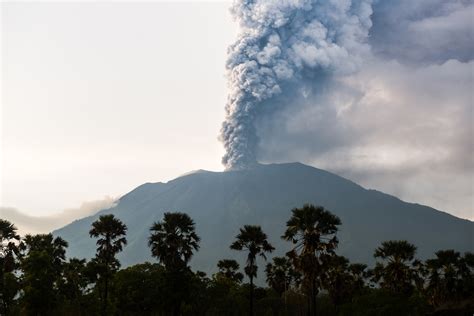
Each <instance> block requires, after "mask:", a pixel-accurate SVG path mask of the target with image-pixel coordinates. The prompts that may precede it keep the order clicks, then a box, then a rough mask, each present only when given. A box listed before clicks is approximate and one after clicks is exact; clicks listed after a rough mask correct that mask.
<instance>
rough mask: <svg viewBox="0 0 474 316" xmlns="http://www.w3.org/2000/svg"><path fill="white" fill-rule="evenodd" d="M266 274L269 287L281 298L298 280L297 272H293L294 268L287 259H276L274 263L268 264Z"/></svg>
mask: <svg viewBox="0 0 474 316" xmlns="http://www.w3.org/2000/svg"><path fill="white" fill-rule="evenodd" d="M265 272H266V274H267V283H268V285H270V287H272V288H273V289H274V290H275V292H277V293H278V296H280V297H282V296H283V293H285V292H286V291H287V290H288V289H289V288H290V286H291V284H292V283H293V282H294V281H295V278H296V271H294V270H293V266H292V265H291V262H290V260H289V259H288V258H287V257H274V258H273V262H272V263H268V264H267V266H266V268H265Z"/></svg>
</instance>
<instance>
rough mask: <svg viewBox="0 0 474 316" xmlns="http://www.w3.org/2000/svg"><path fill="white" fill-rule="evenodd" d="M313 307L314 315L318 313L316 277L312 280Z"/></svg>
mask: <svg viewBox="0 0 474 316" xmlns="http://www.w3.org/2000/svg"><path fill="white" fill-rule="evenodd" d="M311 303H312V304H311V305H312V306H311V309H312V313H311V314H312V316H316V315H317V311H316V279H315V278H314V277H313V279H312V280H311Z"/></svg>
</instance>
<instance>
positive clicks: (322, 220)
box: [282, 204, 341, 315]
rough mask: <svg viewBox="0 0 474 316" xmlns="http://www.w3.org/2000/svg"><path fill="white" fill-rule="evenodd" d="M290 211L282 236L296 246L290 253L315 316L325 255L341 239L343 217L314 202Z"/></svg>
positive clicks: (311, 311)
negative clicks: (338, 233) (338, 231)
mask: <svg viewBox="0 0 474 316" xmlns="http://www.w3.org/2000/svg"><path fill="white" fill-rule="evenodd" d="M291 212H292V216H291V218H290V219H289V220H288V222H287V223H286V227H287V229H286V231H285V233H284V234H283V236H282V238H283V239H285V240H287V241H291V242H292V243H293V244H294V245H295V246H294V248H293V249H292V250H291V251H290V252H288V256H289V257H290V258H291V259H292V260H293V264H294V266H295V268H296V269H297V270H298V271H299V272H301V274H302V275H303V283H304V286H305V288H306V292H307V295H308V297H309V304H308V305H309V311H310V314H312V315H316V297H317V295H318V293H319V289H320V287H321V276H322V274H323V270H324V267H323V263H324V257H326V256H331V255H334V251H335V249H336V248H337V245H338V242H339V241H338V239H337V237H336V233H337V229H338V228H337V227H338V225H341V220H340V219H339V217H337V216H336V215H334V214H332V213H331V212H329V211H327V210H325V209H324V208H323V207H321V206H314V205H311V204H305V205H304V206H303V207H302V208H294V209H293V210H292V211H291Z"/></svg>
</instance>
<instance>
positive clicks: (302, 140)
mask: <svg viewBox="0 0 474 316" xmlns="http://www.w3.org/2000/svg"><path fill="white" fill-rule="evenodd" d="M336 7H337V8H339V10H335V9H334V8H336ZM233 10H234V14H236V15H237V18H238V20H239V21H240V23H241V25H242V33H241V35H240V38H239V39H238V41H237V42H236V44H235V45H234V46H232V47H231V49H230V56H229V63H228V65H227V66H228V72H229V86H230V90H231V94H230V96H229V103H228V104H227V108H226V110H227V118H226V121H225V122H224V125H223V129H222V135H221V139H222V140H223V142H224V145H225V147H226V150H227V154H226V156H225V157H224V159H223V162H224V164H225V165H226V166H227V167H241V166H245V165H246V164H248V163H253V162H255V161H256V160H258V161H261V162H284V161H301V162H305V163H308V164H312V165H316V166H318V167H321V168H325V169H328V170H331V171H334V172H336V173H338V174H341V175H343V176H346V177H349V178H350V179H353V180H355V181H357V182H360V183H361V184H363V185H365V186H367V187H376V188H377V189H379V190H383V191H385V192H387V193H391V194H395V195H397V196H399V197H401V198H403V199H406V200H409V201H415V202H420V203H424V204H428V205H430V206H433V207H436V208H438V209H441V210H445V211H449V212H451V213H453V214H455V215H458V216H461V217H464V218H470V219H473V215H472V211H473V199H472V196H473V195H474V191H473V183H472V178H473V177H474V162H473V159H472V157H473V153H474V145H473V137H472V135H473V126H472V117H473V113H472V104H473V94H472V92H471V90H472V86H473V85H474V80H473V73H474V26H473V23H472V17H473V16H474V4H473V3H472V1H464V0H419V1H409V0H401V1H389V0H379V1H376V0H375V1H373V2H372V1H355V0H354V1H343V0H341V1H277V2H270V1H240V2H238V3H237V4H236V5H234V9H233ZM334 12H336V13H334ZM277 22H280V23H277ZM318 23H320V25H322V26H323V27H324V28H321V29H324V32H319V33H318V31H317V30H318V28H311V29H310V30H309V31H308V32H310V33H311V34H317V35H314V37H311V39H310V40H308V39H307V38H306V37H305V35H304V33H305V31H304V27H302V25H306V26H308V25H319V24H318ZM275 33H276V34H277V35H278V38H279V41H276V42H275V43H276V44H272V45H270V44H268V43H269V42H271V41H270V35H271V34H275ZM293 33H294V34H293ZM285 34H286V35H287V36H286V37H285ZM347 39H350V40H347ZM267 47H268V48H267ZM301 47H304V49H300V48H301ZM270 48H271V49H270ZM341 51H344V52H345V53H344V54H336V53H334V52H341ZM312 52H318V53H314V54H313V53H312ZM259 56H260V57H261V56H264V57H265V58H260V60H259V58H258V57H259ZM327 56H331V58H326V57H327ZM261 62H262V63H261ZM265 63H267V64H265ZM249 64H251V65H252V67H253V68H252V67H251V69H252V71H250V70H248V68H247V66H248V65H249ZM276 64H278V65H281V64H283V65H285V66H287V67H283V68H282V69H285V71H282V73H283V74H286V75H287V76H286V77H285V76H282V77H278V76H277V72H276V69H279V68H278V67H276V69H275V65H276ZM267 68H269V69H270V70H268V71H267V70H266V69H267ZM280 68H281V67H280ZM262 69H265V71H263V70H262ZM262 71H263V72H264V73H265V76H263V77H262V76H260V72H262ZM290 74H291V76H290ZM269 87H270V88H271V89H270V88H269ZM268 91H270V92H268ZM260 92H262V94H260ZM267 92H268V93H267ZM255 95H256V96H259V97H256V96H255Z"/></svg>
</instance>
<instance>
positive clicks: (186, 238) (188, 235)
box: [148, 212, 200, 315]
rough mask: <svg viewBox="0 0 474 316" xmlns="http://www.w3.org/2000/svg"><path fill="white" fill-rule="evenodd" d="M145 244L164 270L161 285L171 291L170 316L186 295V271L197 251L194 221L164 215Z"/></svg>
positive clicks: (172, 214)
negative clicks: (163, 283) (171, 311)
mask: <svg viewBox="0 0 474 316" xmlns="http://www.w3.org/2000/svg"><path fill="white" fill-rule="evenodd" d="M150 231H151V235H150V237H149V240H148V245H149V246H150V248H151V254H152V256H153V257H155V258H157V259H158V261H159V262H160V263H161V264H162V265H163V266H164V267H165V270H166V272H167V274H166V275H165V284H166V286H167V287H169V288H170V289H171V291H172V295H171V294H170V295H169V296H168V297H169V300H170V301H171V303H170V304H171V305H172V309H173V314H174V315H179V314H180V310H181V303H182V301H183V299H184V298H186V297H187V296H188V295H187V294H188V292H189V291H190V289H189V283H190V278H192V275H191V273H190V270H189V268H188V263H189V261H190V260H191V258H192V256H193V253H194V251H197V250H198V249H199V241H200V238H199V236H198V235H197V234H196V231H195V224H194V221H193V220H192V219H191V218H190V217H189V215H188V214H185V213H179V212H175V213H165V214H164V216H163V221H160V222H155V223H154V224H153V225H152V226H151V228H150Z"/></svg>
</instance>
